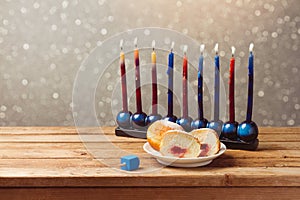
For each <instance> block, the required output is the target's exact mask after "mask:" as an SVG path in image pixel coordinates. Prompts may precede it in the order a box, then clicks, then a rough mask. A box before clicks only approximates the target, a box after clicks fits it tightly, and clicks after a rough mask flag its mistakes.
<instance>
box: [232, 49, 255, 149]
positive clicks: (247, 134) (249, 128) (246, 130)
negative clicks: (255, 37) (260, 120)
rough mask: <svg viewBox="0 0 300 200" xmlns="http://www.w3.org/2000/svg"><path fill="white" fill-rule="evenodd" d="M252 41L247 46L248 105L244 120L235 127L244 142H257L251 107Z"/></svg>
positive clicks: (252, 75)
mask: <svg viewBox="0 0 300 200" xmlns="http://www.w3.org/2000/svg"><path fill="white" fill-rule="evenodd" d="M253 47H254V45H253V43H251V44H250V46H249V63H248V78H249V81H248V105H247V116H246V121H244V122H242V123H241V124H240V125H239V126H238V129H237V136H238V137H239V138H240V139H241V140H243V141H246V142H252V143H253V144H255V143H256V144H258V143H257V142H258V141H257V136H258V127H257V125H256V123H255V122H253V121H252V108H253V79H254V66H253V62H254V61H253V60H254V56H253Z"/></svg>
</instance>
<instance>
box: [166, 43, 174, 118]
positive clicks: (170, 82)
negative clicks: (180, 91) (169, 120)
mask: <svg viewBox="0 0 300 200" xmlns="http://www.w3.org/2000/svg"><path fill="white" fill-rule="evenodd" d="M173 48H174V42H172V45H171V51H170V53H169V59H168V72H167V73H168V75H169V77H168V115H167V117H173V68H174V53H173Z"/></svg>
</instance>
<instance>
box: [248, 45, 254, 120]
mask: <svg viewBox="0 0 300 200" xmlns="http://www.w3.org/2000/svg"><path fill="white" fill-rule="evenodd" d="M253 47H254V44H253V43H251V44H250V46H249V52H250V53H249V63H248V78H249V81H248V105H247V118H246V121H247V122H250V121H251V120H252V108H253V79H254V78H253V77H254V67H253V59H254V56H253Z"/></svg>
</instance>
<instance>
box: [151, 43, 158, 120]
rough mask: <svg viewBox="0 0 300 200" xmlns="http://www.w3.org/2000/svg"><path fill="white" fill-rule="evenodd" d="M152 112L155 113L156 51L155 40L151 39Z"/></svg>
mask: <svg viewBox="0 0 300 200" xmlns="http://www.w3.org/2000/svg"><path fill="white" fill-rule="evenodd" d="M152 48H153V51H152V54H151V61H152V69H151V72H152V114H157V76H156V53H155V51H154V48H155V40H153V41H152Z"/></svg>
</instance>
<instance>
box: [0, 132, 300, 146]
mask: <svg viewBox="0 0 300 200" xmlns="http://www.w3.org/2000/svg"><path fill="white" fill-rule="evenodd" d="M259 139H260V140H261V141H264V142H299V144H300V134H284V135H277V136H276V135H275V136H274V135H259ZM81 141H84V142H127V143H129V142H131V143H134V142H142V141H144V142H145V141H146V140H145V139H139V138H134V139H133V138H127V137H117V136H115V135H95V134H93V135H80V136H78V135H38V136H37V135H18V134H17V135H15V134H2V135H1V138H0V142H81Z"/></svg>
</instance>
